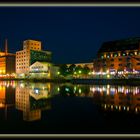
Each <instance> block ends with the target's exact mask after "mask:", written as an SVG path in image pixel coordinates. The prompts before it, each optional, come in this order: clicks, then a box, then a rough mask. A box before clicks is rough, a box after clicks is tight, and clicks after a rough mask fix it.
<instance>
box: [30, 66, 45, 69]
mask: <svg viewBox="0 0 140 140" xmlns="http://www.w3.org/2000/svg"><path fill="white" fill-rule="evenodd" d="M39 68H43V66H33V67H32V69H39Z"/></svg>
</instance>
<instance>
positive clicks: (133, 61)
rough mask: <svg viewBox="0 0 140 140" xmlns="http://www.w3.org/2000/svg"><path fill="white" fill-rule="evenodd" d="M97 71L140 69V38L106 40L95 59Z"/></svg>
mask: <svg viewBox="0 0 140 140" xmlns="http://www.w3.org/2000/svg"><path fill="white" fill-rule="evenodd" d="M94 70H95V72H107V71H109V72H111V71H115V72H118V71H125V70H126V71H138V70H140V38H130V39H125V40H117V41H110V42H105V43H103V44H102V46H101V48H100V49H99V51H98V54H97V59H95V60H94Z"/></svg>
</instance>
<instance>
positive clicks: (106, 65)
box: [98, 63, 140, 67]
mask: <svg viewBox="0 0 140 140" xmlns="http://www.w3.org/2000/svg"><path fill="white" fill-rule="evenodd" d="M128 65H129V66H130V65H131V63H128V64H127V66H128ZM136 65H140V63H137V64H136ZM103 66H107V65H106V64H104V65H103ZM110 66H111V67H113V66H114V64H111V65H110ZM118 66H126V65H123V64H118ZM98 67H100V65H98Z"/></svg>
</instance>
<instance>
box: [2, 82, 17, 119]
mask: <svg viewBox="0 0 140 140" xmlns="http://www.w3.org/2000/svg"><path fill="white" fill-rule="evenodd" d="M14 105H15V82H14V81H1V82H0V110H3V109H4V112H5V114H4V116H5V117H4V118H5V119H6V120H7V114H8V112H7V111H8V109H10V108H11V107H14Z"/></svg>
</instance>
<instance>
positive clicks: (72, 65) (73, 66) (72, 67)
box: [69, 64, 76, 75]
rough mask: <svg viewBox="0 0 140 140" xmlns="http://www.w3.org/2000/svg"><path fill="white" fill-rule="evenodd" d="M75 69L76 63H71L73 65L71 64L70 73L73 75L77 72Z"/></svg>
mask: <svg viewBox="0 0 140 140" xmlns="http://www.w3.org/2000/svg"><path fill="white" fill-rule="evenodd" d="M75 69H76V65H75V64H71V65H70V66H69V73H70V74H71V75H73V74H74V72H75Z"/></svg>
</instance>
